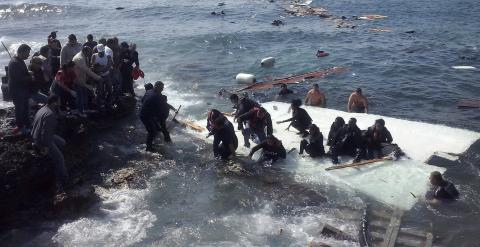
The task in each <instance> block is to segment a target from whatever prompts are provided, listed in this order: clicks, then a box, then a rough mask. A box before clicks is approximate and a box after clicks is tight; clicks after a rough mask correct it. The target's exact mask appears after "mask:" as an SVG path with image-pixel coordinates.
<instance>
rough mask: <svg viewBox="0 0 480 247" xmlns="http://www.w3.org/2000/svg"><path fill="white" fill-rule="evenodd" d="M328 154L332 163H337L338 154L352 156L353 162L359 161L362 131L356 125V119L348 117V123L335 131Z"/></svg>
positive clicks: (361, 154)
mask: <svg viewBox="0 0 480 247" xmlns="http://www.w3.org/2000/svg"><path fill="white" fill-rule="evenodd" d="M330 155H331V157H332V162H333V163H334V164H338V156H339V155H349V156H354V160H353V162H354V163H355V162H359V161H360V159H361V158H362V157H363V155H364V151H363V146H362V132H361V131H360V129H359V128H358V126H357V119H355V118H350V120H349V121H348V124H345V125H344V126H343V127H342V128H341V129H339V130H338V131H337V133H335V137H334V138H333V140H332V144H331V145H330Z"/></svg>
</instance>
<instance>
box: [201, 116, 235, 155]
mask: <svg viewBox="0 0 480 247" xmlns="http://www.w3.org/2000/svg"><path fill="white" fill-rule="evenodd" d="M207 129H208V131H209V134H208V136H211V135H213V155H214V156H215V158H220V159H222V160H227V159H232V158H233V156H234V155H235V150H237V148H238V139H237V135H235V129H234V127H233V124H232V123H231V122H230V121H228V119H227V118H226V117H225V116H224V115H223V114H222V113H221V112H220V111H218V110H217V109H212V110H211V111H210V112H209V113H208V119H207Z"/></svg>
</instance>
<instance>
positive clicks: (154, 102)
mask: <svg viewBox="0 0 480 247" xmlns="http://www.w3.org/2000/svg"><path fill="white" fill-rule="evenodd" d="M163 87H164V85H163V82H161V81H157V82H155V86H154V88H153V90H148V91H147V92H146V93H145V96H143V99H142V107H141V108H140V120H142V123H143V124H144V125H145V128H146V129H147V131H148V136H147V149H146V150H147V151H149V152H152V151H154V149H153V140H154V139H155V137H156V136H157V132H158V127H157V123H159V124H160V128H161V131H162V133H163V136H164V138H165V142H171V141H172V140H171V139H170V133H169V132H168V130H167V126H166V122H165V121H166V120H167V118H168V115H169V111H170V110H173V111H177V110H176V109H175V108H174V107H173V106H171V105H170V104H168V103H167V96H165V95H163V94H162V92H163Z"/></svg>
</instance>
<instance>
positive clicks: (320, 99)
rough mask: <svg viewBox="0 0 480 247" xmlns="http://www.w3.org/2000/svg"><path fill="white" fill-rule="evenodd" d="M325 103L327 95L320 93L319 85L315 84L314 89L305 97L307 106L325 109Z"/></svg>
mask: <svg viewBox="0 0 480 247" xmlns="http://www.w3.org/2000/svg"><path fill="white" fill-rule="evenodd" d="M325 101H326V100H325V93H323V92H322V91H320V88H319V87H318V84H317V83H315V84H313V88H312V89H311V90H310V91H308V93H307V97H305V105H310V106H319V107H325Z"/></svg>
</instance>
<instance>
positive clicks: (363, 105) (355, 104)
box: [347, 88, 368, 113]
mask: <svg viewBox="0 0 480 247" xmlns="http://www.w3.org/2000/svg"><path fill="white" fill-rule="evenodd" d="M347 110H348V112H357V113H368V101H367V98H365V96H363V94H362V89H361V88H357V90H355V92H353V93H352V94H350V97H348V104H347Z"/></svg>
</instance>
